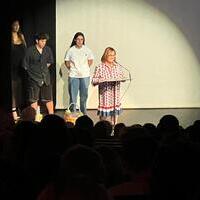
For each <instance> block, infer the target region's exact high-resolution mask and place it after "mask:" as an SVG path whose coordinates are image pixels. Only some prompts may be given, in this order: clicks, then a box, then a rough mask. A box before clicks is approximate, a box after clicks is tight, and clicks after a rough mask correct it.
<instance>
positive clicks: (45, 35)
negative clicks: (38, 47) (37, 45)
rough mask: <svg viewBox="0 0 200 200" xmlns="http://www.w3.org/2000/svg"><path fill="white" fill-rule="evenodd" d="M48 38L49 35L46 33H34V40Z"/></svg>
mask: <svg viewBox="0 0 200 200" xmlns="http://www.w3.org/2000/svg"><path fill="white" fill-rule="evenodd" d="M45 39H46V40H49V35H48V34H47V33H37V34H36V35H35V40H45Z"/></svg>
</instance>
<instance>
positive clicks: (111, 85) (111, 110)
mask: <svg viewBox="0 0 200 200" xmlns="http://www.w3.org/2000/svg"><path fill="white" fill-rule="evenodd" d="M123 78H124V74H123V71H122V69H121V67H120V66H119V65H117V64H116V65H114V66H112V67H110V66H107V65H106V64H104V63H101V64H100V65H99V66H97V67H96V69H95V72H94V75H93V78H92V83H93V85H98V86H99V106H98V112H97V114H98V115H100V116H112V115H119V114H120V113H121V108H120V106H121V103H120V81H113V82H112V81H111V82H110V81H108V82H106V80H111V79H112V80H115V79H119V80H120V79H123Z"/></svg>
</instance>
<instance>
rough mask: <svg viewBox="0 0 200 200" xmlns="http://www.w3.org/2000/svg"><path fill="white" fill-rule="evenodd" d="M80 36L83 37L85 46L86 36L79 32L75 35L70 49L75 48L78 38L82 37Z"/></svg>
mask: <svg viewBox="0 0 200 200" xmlns="http://www.w3.org/2000/svg"><path fill="white" fill-rule="evenodd" d="M80 35H81V36H82V37H83V44H85V36H84V34H83V33H81V32H77V33H76V34H75V35H74V38H73V40H72V43H71V45H70V47H73V46H74V45H76V39H77V37H78V36H80Z"/></svg>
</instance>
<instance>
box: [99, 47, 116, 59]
mask: <svg viewBox="0 0 200 200" xmlns="http://www.w3.org/2000/svg"><path fill="white" fill-rule="evenodd" d="M110 51H113V52H114V53H115V54H116V51H115V49H114V48H112V47H107V48H106V49H105V51H104V53H103V56H102V57H101V62H105V61H106V60H107V57H108V53H109V52H110Z"/></svg>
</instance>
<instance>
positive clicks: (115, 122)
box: [111, 115, 118, 126]
mask: <svg viewBox="0 0 200 200" xmlns="http://www.w3.org/2000/svg"><path fill="white" fill-rule="evenodd" d="M117 120H118V115H113V116H111V123H112V125H113V126H115V125H116V124H117Z"/></svg>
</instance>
